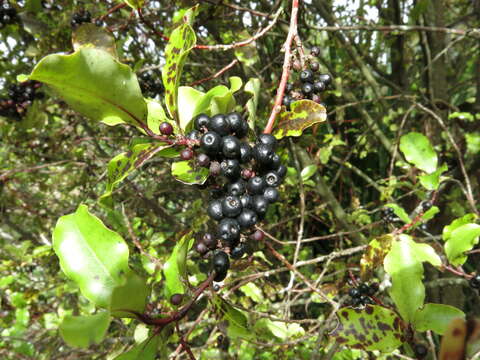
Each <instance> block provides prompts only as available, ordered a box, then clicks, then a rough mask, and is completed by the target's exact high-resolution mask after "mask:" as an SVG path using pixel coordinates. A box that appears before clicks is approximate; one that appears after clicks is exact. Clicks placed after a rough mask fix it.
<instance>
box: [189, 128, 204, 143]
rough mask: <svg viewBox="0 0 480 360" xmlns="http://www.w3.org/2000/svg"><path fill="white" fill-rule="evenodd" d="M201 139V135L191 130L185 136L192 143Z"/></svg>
mask: <svg viewBox="0 0 480 360" xmlns="http://www.w3.org/2000/svg"><path fill="white" fill-rule="evenodd" d="M201 138H202V133H201V132H200V131H198V130H192V131H190V132H189V133H188V134H187V139H189V140H193V141H200V139H201Z"/></svg>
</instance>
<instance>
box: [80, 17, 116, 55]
mask: <svg viewBox="0 0 480 360" xmlns="http://www.w3.org/2000/svg"><path fill="white" fill-rule="evenodd" d="M72 42H73V48H74V50H75V51H77V50H80V48H82V47H90V48H96V49H99V50H103V51H106V52H108V53H109V54H110V55H111V56H113V57H114V58H115V59H117V60H118V54H117V47H116V45H115V38H114V37H113V35H112V33H111V32H109V31H107V30H105V29H104V28H102V27H99V26H96V25H95V24H92V23H85V24H82V25H80V26H79V27H78V28H76V29H75V31H74V32H73V34H72Z"/></svg>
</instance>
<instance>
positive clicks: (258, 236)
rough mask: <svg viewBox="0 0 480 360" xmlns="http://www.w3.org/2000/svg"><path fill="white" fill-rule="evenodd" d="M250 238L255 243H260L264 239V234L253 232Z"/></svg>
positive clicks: (260, 231)
mask: <svg viewBox="0 0 480 360" xmlns="http://www.w3.org/2000/svg"><path fill="white" fill-rule="evenodd" d="M250 238H252V239H253V240H255V241H262V240H263V239H264V238H265V233H264V232H263V231H262V230H255V232H254V233H253V234H252V235H250Z"/></svg>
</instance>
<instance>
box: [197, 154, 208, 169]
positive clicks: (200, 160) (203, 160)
mask: <svg viewBox="0 0 480 360" xmlns="http://www.w3.org/2000/svg"><path fill="white" fill-rule="evenodd" d="M197 164H198V165H199V166H201V167H208V166H209V165H210V158H209V157H208V155H206V154H198V156H197Z"/></svg>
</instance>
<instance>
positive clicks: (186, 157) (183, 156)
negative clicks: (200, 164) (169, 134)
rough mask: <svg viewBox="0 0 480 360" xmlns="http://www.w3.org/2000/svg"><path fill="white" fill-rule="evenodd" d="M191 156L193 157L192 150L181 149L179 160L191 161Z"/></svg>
mask: <svg viewBox="0 0 480 360" xmlns="http://www.w3.org/2000/svg"><path fill="white" fill-rule="evenodd" d="M193 155H194V153H193V150H192V149H190V148H186V149H183V150H182V151H181V152H180V158H181V159H182V160H191V159H192V158H193Z"/></svg>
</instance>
